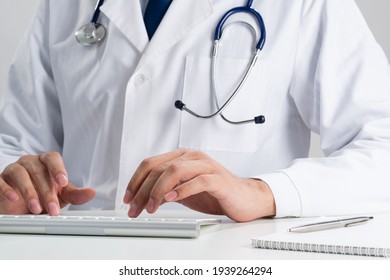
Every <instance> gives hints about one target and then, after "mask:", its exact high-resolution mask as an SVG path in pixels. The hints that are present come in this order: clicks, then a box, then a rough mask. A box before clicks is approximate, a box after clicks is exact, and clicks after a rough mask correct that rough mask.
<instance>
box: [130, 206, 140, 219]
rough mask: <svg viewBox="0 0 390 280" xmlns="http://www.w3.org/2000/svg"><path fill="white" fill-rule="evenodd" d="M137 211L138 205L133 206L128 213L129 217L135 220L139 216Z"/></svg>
mask: <svg viewBox="0 0 390 280" xmlns="http://www.w3.org/2000/svg"><path fill="white" fill-rule="evenodd" d="M137 211H138V207H137V205H135V204H133V205H131V206H130V209H129V213H128V214H129V217H131V218H135V217H136V216H137Z"/></svg>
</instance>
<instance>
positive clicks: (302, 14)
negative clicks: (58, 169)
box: [0, 0, 390, 216]
mask: <svg viewBox="0 0 390 280" xmlns="http://www.w3.org/2000/svg"><path fill="white" fill-rule="evenodd" d="M95 2H96V1H95V0H82V1H79V0H44V1H42V4H41V5H40V8H39V10H38V13H37V17H36V19H35V20H34V22H33V23H32V26H31V28H30V29H29V30H28V32H27V33H26V36H25V38H24V41H23V43H22V44H21V46H20V48H19V49H18V51H17V55H16V58H15V60H14V62H13V64H12V66H11V69H10V78H9V84H8V89H9V92H8V94H7V97H6V100H5V107H4V108H3V109H2V111H1V116H0V133H1V135H0V170H2V169H3V168H4V167H5V166H6V165H8V164H9V163H11V162H14V161H16V160H17V159H18V158H19V157H20V156H22V155H24V154H38V153H42V152H47V151H58V152H60V153H61V154H62V156H63V158H64V160H65V164H66V167H67V170H68V173H69V178H70V180H71V181H72V182H74V183H75V184H76V185H78V186H79V187H87V186H91V187H94V188H95V189H96V191H97V197H96V198H95V199H94V200H93V201H91V202H89V203H87V204H85V205H83V206H78V207H73V208H74V209H82V208H88V209H113V208H116V209H121V208H122V207H123V205H122V198H123V195H124V191H125V189H126V187H127V183H128V181H129V179H130V178H131V176H132V174H133V172H134V170H135V169H136V168H137V167H138V165H139V163H140V162H141V161H142V160H143V159H144V158H146V157H149V156H153V155H157V154H160V153H163V152H167V151H172V150H175V149H177V148H178V147H186V148H190V149H200V150H203V151H204V152H206V153H208V154H209V155H210V156H212V157H213V158H214V159H216V160H217V161H218V162H220V163H221V164H223V165H224V166H225V167H227V168H228V169H229V170H231V171H232V172H234V173H235V174H237V175H239V176H243V177H257V178H261V179H263V180H264V181H266V182H267V183H268V184H269V186H270V187H271V189H272V191H273V194H274V196H275V201H276V207H277V215H278V216H290V215H291V216H302V215H303V216H308V215H333V214H350V213H360V212H365V213H366V212H373V211H384V210H389V209H390V184H389V182H390V172H389V167H390V142H389V140H390V71H389V65H388V62H387V60H386V57H385V55H384V53H383V51H382V50H381V48H380V47H379V46H378V44H377V43H376V41H375V40H374V38H373V36H372V35H371V33H370V32H369V30H368V28H367V25H366V23H365V21H364V20H363V18H362V16H361V14H360V13H359V11H358V8H357V7H356V5H355V3H354V2H353V1H352V0H343V1H339V0H293V1H285V0H262V1H254V7H255V8H256V9H257V10H258V11H259V12H261V14H262V15H263V17H264V21H265V24H266V28H267V42H266V44H265V47H264V49H263V51H262V52H261V56H260V59H259V61H258V63H257V65H256V68H255V69H254V71H253V73H252V74H251V76H250V78H249V80H248V82H247V84H246V85H245V86H244V88H243V90H242V92H241V93H240V94H239V95H238V96H237V98H236V99H235V100H234V101H233V102H232V104H231V105H230V107H228V109H226V112H225V115H226V116H228V117H230V118H231V119H236V120H240V119H247V118H252V117H254V116H255V115H259V114H263V115H265V117H266V122H265V124H262V125H255V124H248V125H242V126H233V125H229V124H227V123H225V122H224V121H223V120H222V119H221V118H219V117H218V118H215V119H212V120H201V119H196V118H194V117H192V116H190V115H189V114H187V113H185V112H181V111H179V110H177V109H175V108H174V102H175V100H177V99H182V100H183V102H184V103H186V104H187V105H188V107H190V108H191V109H193V110H194V111H196V112H199V113H203V114H207V113H210V112H211V111H213V110H214V109H215V108H214V107H213V97H212V96H211V95H210V92H211V89H210V88H211V84H210V53H211V47H212V44H213V40H212V38H213V32H214V27H215V26H216V23H217V21H218V20H219V18H220V17H221V16H222V14H224V13H225V12H226V11H227V10H228V9H230V8H232V7H234V6H238V5H243V4H244V3H245V2H246V1H237V0H180V1H173V3H172V4H171V7H170V8H169V10H168V12H167V14H166V16H165V18H164V19H163V21H162V23H161V25H160V26H159V28H158V30H157V32H156V33H155V35H154V37H153V39H152V40H151V42H150V43H149V41H148V37H147V34H146V31H145V27H144V23H143V18H142V12H141V8H140V3H139V2H140V1H139V0H106V1H105V4H104V5H103V6H102V8H101V11H102V14H101V16H100V19H99V21H100V22H101V23H102V24H103V25H104V26H106V27H107V38H106V39H105V41H104V42H102V43H101V44H99V45H94V46H90V47H85V46H82V45H80V44H78V43H77V42H76V40H75V38H74V32H75V31H76V30H77V29H78V28H79V27H80V26H82V25H83V24H85V23H87V22H88V21H89V20H90V18H91V16H92V12H93V9H94V6H95ZM239 18H240V17H235V19H239ZM249 20H250V19H249ZM253 41H254V40H253V37H252V36H251V32H250V31H249V29H248V28H247V27H245V26H244V25H240V24H238V25H231V26H230V28H229V29H228V30H227V31H226V33H224V39H223V42H222V47H221V48H222V49H221V51H220V60H219V62H218V73H217V81H218V87H219V91H220V95H219V98H220V99H223V97H226V96H227V95H228V94H230V92H231V91H232V89H233V88H234V86H235V85H236V84H237V82H238V81H239V79H240V78H241V75H242V74H243V71H244V69H245V67H246V65H247V63H248V61H249V58H250V56H251V53H252V51H253ZM310 131H314V132H315V133H318V134H320V135H321V147H322V149H323V151H324V154H325V155H326V157H324V158H309V159H307V158H306V157H307V155H308V149H309V142H310V139H309V138H310ZM221 187H223V186H221Z"/></svg>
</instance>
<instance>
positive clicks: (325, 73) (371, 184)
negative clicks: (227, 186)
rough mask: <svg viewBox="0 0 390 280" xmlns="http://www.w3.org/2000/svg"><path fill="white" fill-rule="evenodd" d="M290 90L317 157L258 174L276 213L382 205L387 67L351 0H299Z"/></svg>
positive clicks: (389, 190)
mask: <svg viewBox="0 0 390 280" xmlns="http://www.w3.org/2000/svg"><path fill="white" fill-rule="evenodd" d="M290 95H291V97H292V99H293V100H294V103H295V106H296V108H297V110H298V111H299V113H300V115H301V117H302V119H303V121H304V122H305V124H306V125H307V126H308V127H309V128H310V129H311V130H312V131H314V132H315V133H318V134H319V135H320V137H321V148H322V150H323V152H324V154H325V157H323V158H307V159H297V160H295V161H294V162H293V163H292V164H291V165H290V166H289V167H288V168H286V169H284V170H279V171H277V172H274V173H270V174H264V175H263V176H259V178H261V179H263V180H264V181H266V182H267V183H268V184H269V185H270V187H271V189H272V191H273V193H274V196H275V201H276V207H277V216H313V215H316V216H317V215H342V214H357V213H368V212H379V211H389V210H390V183H389V182H390V172H389V168H390V69H389V64H388V61H387V59H386V56H385V54H384V52H383V51H382V49H381V48H380V46H379V45H378V44H377V42H376V41H375V39H374V37H373V35H372V34H371V32H370V30H369V29H368V27H367V24H366V22H365V21H364V19H363V17H362V15H361V14H360V11H359V10H358V8H357V6H356V4H355V3H354V1H352V0H343V1H339V0H320V1H319V0H312V1H309V0H307V1H305V4H304V6H303V10H302V18H301V31H300V37H299V43H298V47H297V52H296V62H295V71H294V76H293V79H292V83H291V88H290Z"/></svg>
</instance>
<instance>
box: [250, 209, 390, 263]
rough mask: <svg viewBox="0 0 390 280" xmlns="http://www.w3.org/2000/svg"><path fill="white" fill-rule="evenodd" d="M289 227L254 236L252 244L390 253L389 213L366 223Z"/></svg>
mask: <svg viewBox="0 0 390 280" xmlns="http://www.w3.org/2000/svg"><path fill="white" fill-rule="evenodd" d="M322 220H324V219H322ZM313 222H315V221H313ZM301 224H302V223H301ZM297 225H299V224H295V225H294V226H297ZM288 228H289V227H288ZM288 228H286V229H285V230H284V231H282V232H279V233H275V234H271V235H266V236H261V237H257V238H253V239H252V246H253V247H256V248H261V249H272V250H287V251H301V252H315V253H327V254H343V255H356V256H370V257H384V258H388V257H390V219H389V216H387V218H386V217H385V216H383V217H374V219H373V220H372V221H370V222H368V223H367V224H364V225H358V226H353V227H344V228H337V229H330V230H323V231H316V232H308V233H296V232H295V233H294V232H289V231H288Z"/></svg>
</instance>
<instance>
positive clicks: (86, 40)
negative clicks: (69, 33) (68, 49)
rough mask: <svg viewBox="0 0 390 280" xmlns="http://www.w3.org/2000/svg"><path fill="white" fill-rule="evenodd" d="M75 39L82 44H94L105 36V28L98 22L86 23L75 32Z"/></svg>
mask: <svg viewBox="0 0 390 280" xmlns="http://www.w3.org/2000/svg"><path fill="white" fill-rule="evenodd" d="M75 36H76V40H77V42H79V43H80V44H82V45H84V46H90V45H93V44H96V43H98V42H100V41H102V40H103V39H104V37H106V28H104V26H103V25H101V24H99V23H93V22H90V23H87V24H86V25H83V26H82V27H81V28H80V29H79V30H77V31H76V33H75Z"/></svg>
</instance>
